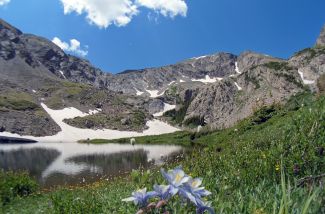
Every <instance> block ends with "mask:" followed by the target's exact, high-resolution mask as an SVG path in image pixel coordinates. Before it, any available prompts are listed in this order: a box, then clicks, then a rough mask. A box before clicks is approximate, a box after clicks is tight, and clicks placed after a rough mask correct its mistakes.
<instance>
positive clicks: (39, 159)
mask: <svg viewBox="0 0 325 214" xmlns="http://www.w3.org/2000/svg"><path fill="white" fill-rule="evenodd" d="M59 155H60V152H59V151H57V150H55V149H43V148H33V149H18V150H12V151H2V150H0V168H1V169H4V170H5V171H9V170H12V171H28V172H29V173H30V175H31V176H33V177H35V178H37V179H39V178H40V177H41V176H42V172H43V171H44V170H45V169H46V168H47V167H48V166H49V165H50V164H51V163H52V162H53V161H54V160H55V159H56V158H57V157H58V156H59Z"/></svg>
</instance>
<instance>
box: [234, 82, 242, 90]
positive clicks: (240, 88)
mask: <svg viewBox="0 0 325 214" xmlns="http://www.w3.org/2000/svg"><path fill="white" fill-rule="evenodd" d="M235 85H236V87H237V89H238V91H241V90H243V88H242V87H240V86H239V85H238V83H236V82H235Z"/></svg>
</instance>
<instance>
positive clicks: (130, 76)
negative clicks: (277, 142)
mask: <svg viewBox="0 0 325 214" xmlns="http://www.w3.org/2000/svg"><path fill="white" fill-rule="evenodd" d="M324 33H325V28H324V29H323V31H322V33H321V35H320V37H319V39H318V40H317V46H316V47H313V48H308V49H305V50H302V51H300V52H298V53H296V54H295V55H294V56H292V57H291V58H290V59H289V60H283V59H279V58H274V57H271V56H267V55H263V54H258V53H254V52H251V51H248V52H244V53H242V54H241V55H240V56H236V55H233V54H230V53H218V54H214V55H210V56H202V57H196V58H192V59H189V60H185V61H183V62H179V63H177V64H174V65H168V66H163V67H158V68H147V69H142V70H129V71H124V72H122V73H119V74H115V75H113V74H110V73H106V72H103V71H101V70H100V69H98V68H95V67H93V66H92V65H91V64H90V62H88V61H87V60H84V59H80V58H77V57H74V56H71V55H68V54H66V53H64V52H63V51H62V50H61V49H60V48H59V47H58V46H56V45H55V44H53V43H52V42H51V41H48V40H47V39H44V38H41V37H38V36H34V35H29V34H24V33H22V32H21V31H19V30H18V29H16V28H14V27H12V26H11V25H10V24H8V23H6V22H5V21H3V20H0V91H1V96H0V124H1V125H0V132H2V131H10V132H15V133H18V134H24V135H35V136H44V135H52V134H55V133H57V132H58V131H59V130H60V128H59V127H58V126H57V125H56V124H55V123H54V121H52V119H51V118H50V117H49V115H47V114H46V112H44V110H42V108H41V107H40V103H42V102H43V103H45V104H46V105H48V106H49V107H50V108H53V109H62V108H64V107H75V108H78V109H79V110H82V111H84V112H88V111H89V110H91V109H97V108H100V109H101V110H102V111H101V113H100V114H96V115H89V116H87V117H85V118H75V119H70V120H66V121H65V122H66V123H68V124H70V125H72V126H76V127H80V128H93V129H102V128H110V129H119V130H136V131H141V130H143V129H144V128H145V122H146V121H147V120H148V119H151V118H152V114H154V113H157V112H160V111H162V110H163V109H164V106H165V104H164V103H168V104H172V105H174V104H176V109H174V110H171V111H169V112H167V113H166V114H165V116H164V119H166V120H169V121H171V122H173V123H174V124H179V125H189V124H191V123H194V124H195V125H198V124H202V125H203V124H208V125H211V126H213V127H215V128H223V127H229V126H232V125H233V124H235V123H236V122H237V121H239V120H242V119H243V118H246V117H248V116H250V115H251V114H252V113H253V112H254V111H256V110H257V109H259V108H261V107H263V106H270V105H272V104H275V103H284V102H286V100H287V99H289V98H290V97H291V96H292V95H294V94H297V93H299V92H301V91H303V90H305V89H306V88H310V89H311V90H314V91H317V90H319V86H318V80H319V79H320V77H322V76H324V73H325V47H324V44H325V43H324V38H325V35H324ZM17 105H18V108H17V107H16V106H17ZM18 121H19V122H18Z"/></svg>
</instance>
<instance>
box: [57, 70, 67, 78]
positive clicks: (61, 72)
mask: <svg viewBox="0 0 325 214" xmlns="http://www.w3.org/2000/svg"><path fill="white" fill-rule="evenodd" d="M59 72H60V74H61V75H62V76H63V78H64V79H67V78H66V77H65V75H64V73H63V71H59Z"/></svg>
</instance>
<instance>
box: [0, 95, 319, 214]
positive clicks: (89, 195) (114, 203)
mask: <svg viewBox="0 0 325 214" xmlns="http://www.w3.org/2000/svg"><path fill="white" fill-rule="evenodd" d="M81 143H94V144H102V143H129V139H120V140H110V141H107V140H101V139H98V140H91V141H83V142H81ZM136 143H137V144H177V145H182V146H184V147H187V148H189V150H190V151H189V152H188V153H187V154H186V155H185V156H184V157H179V158H177V159H176V160H175V161H173V162H172V163H167V164H165V165H164V166H163V167H164V168H166V169H172V168H174V167H176V166H179V165H181V166H183V169H184V171H185V172H186V173H188V174H189V175H191V176H193V177H201V178H203V185H204V186H205V187H206V189H207V190H209V191H211V192H212V194H211V195H210V196H209V197H208V200H209V201H211V202H212V207H213V208H214V210H215V212H216V213H252V214H273V213H277V214H289V213H302V214H307V213H315V214H316V213H325V206H324V204H325V187H324V181H325V175H324V173H325V96H323V95H322V96H321V95H317V96H316V95H312V94H310V93H302V94H299V95H297V96H295V97H292V98H291V99H290V100H289V101H288V103H287V104H285V105H276V104H275V105H273V106H271V107H265V108H262V109H261V110H259V111H258V112H256V113H255V114H254V115H253V116H252V117H250V118H248V119H245V120H243V121H241V122H240V123H239V124H237V125H236V126H235V127H232V128H229V129H225V130H210V129H208V128H204V129H203V130H202V131H201V132H199V133H191V132H177V133H174V134H167V135H161V136H149V137H140V138H136ZM159 169H160V168H154V169H151V170H145V171H144V170H141V169H139V170H135V171H133V172H132V173H131V174H130V175H128V176H127V177H121V178H116V179H114V180H110V181H106V180H103V181H99V182H97V183H94V184H92V185H88V186H83V187H61V188H58V189H55V190H51V191H48V190H41V189H37V187H35V183H34V182H33V180H32V179H31V178H28V177H27V176H26V175H20V174H19V173H5V172H1V174H0V178H1V179H0V196H1V197H0V200H1V201H0V202H1V205H0V206H1V208H0V212H3V213H136V212H137V208H136V207H135V206H134V205H133V204H132V203H126V202H122V201H121V200H122V199H123V198H126V197H129V196H130V194H131V193H132V191H134V190H136V189H139V188H144V187H147V188H148V189H152V186H153V185H154V184H158V183H159V184H160V183H164V182H163V178H162V176H161V174H160V172H159ZM8 177H10V179H7V178H8ZM7 196H8V197H7ZM166 209H167V210H168V211H169V213H175V214H177V213H195V208H194V207H193V206H184V204H182V203H181V202H180V200H179V198H177V197H176V198H174V199H172V200H171V201H169V203H168V205H167V207H166ZM156 213H159V212H156Z"/></svg>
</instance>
